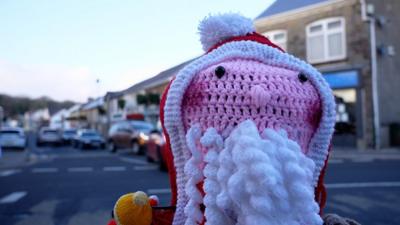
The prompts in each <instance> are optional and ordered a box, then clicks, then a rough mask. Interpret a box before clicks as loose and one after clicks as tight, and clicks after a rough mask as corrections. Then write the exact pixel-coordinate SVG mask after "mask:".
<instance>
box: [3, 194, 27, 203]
mask: <svg viewBox="0 0 400 225" xmlns="http://www.w3.org/2000/svg"><path fill="white" fill-rule="evenodd" d="M26 194H27V192H26V191H19V192H13V193H11V194H9V195H6V196H4V197H3V198H1V199H0V204H8V203H14V202H16V201H18V200H20V199H21V198H23V197H24V196H25V195H26Z"/></svg>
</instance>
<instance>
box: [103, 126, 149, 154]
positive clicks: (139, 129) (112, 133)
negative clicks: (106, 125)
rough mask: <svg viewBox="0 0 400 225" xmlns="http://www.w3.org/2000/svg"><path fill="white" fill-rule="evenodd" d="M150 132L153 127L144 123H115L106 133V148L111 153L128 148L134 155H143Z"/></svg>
mask: <svg viewBox="0 0 400 225" xmlns="http://www.w3.org/2000/svg"><path fill="white" fill-rule="evenodd" d="M152 130H154V126H153V125H152V124H151V123H148V122H145V121H134V120H132V121H121V122H117V123H115V124H114V125H112V126H111V128H110V130H109V132H108V143H107V144H108V148H109V150H110V151H112V152H116V151H117V149H119V148H130V149H131V150H132V152H133V153H135V154H143V152H144V149H145V146H146V143H147V141H148V140H149V134H150V132H151V131H152Z"/></svg>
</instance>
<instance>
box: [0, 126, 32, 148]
mask: <svg viewBox="0 0 400 225" xmlns="http://www.w3.org/2000/svg"><path fill="white" fill-rule="evenodd" d="M26 144H27V140H26V136H25V132H24V130H23V129H22V128H11V127H8V128H1V130H0V147H1V148H15V149H22V150H23V149H25V147H26Z"/></svg>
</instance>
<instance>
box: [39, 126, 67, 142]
mask: <svg viewBox="0 0 400 225" xmlns="http://www.w3.org/2000/svg"><path fill="white" fill-rule="evenodd" d="M61 143H62V137H61V134H60V132H59V131H58V130H56V129H51V128H48V127H44V128H42V129H40V131H39V133H38V136H37V139H36V145H37V146H42V145H45V144H53V145H60V144H61Z"/></svg>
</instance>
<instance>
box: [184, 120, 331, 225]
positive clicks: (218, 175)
mask: <svg viewBox="0 0 400 225" xmlns="http://www.w3.org/2000/svg"><path fill="white" fill-rule="evenodd" d="M186 141H187V144H188V148H189V150H190V152H191V154H192V157H191V158H190V160H189V161H188V162H187V163H186V165H185V169H184V171H185V175H186V176H187V177H188V178H189V179H188V182H187V184H186V187H185V191H186V194H187V196H189V202H188V203H187V205H186V207H185V214H186V217H187V219H186V221H185V225H195V224H200V223H201V222H202V221H203V219H204V218H203V213H202V212H201V210H200V204H201V203H203V204H204V205H205V213H204V217H205V219H206V225H231V224H232V225H233V224H238V225H275V224H276V225H289V224H290V225H322V224H323V221H322V219H321V217H320V216H319V206H318V204H317V203H316V202H315V200H314V187H313V185H312V180H313V171H314V167H315V164H314V162H313V161H312V160H311V159H309V158H307V157H306V156H305V155H304V153H302V151H301V149H300V146H299V145H298V144H297V143H296V142H294V141H292V140H290V139H289V138H288V137H287V134H286V132H285V131H283V130H280V131H278V132H277V131H275V130H272V129H268V128H267V129H265V130H264V131H263V132H262V133H261V135H260V133H259V132H258V129H257V127H256V125H255V124H254V123H253V122H252V121H251V120H246V121H244V122H242V123H240V124H239V125H238V126H237V127H236V128H235V129H234V130H233V131H232V132H231V133H230V134H229V136H228V137H227V138H226V139H225V140H224V139H223V138H222V136H221V135H220V134H218V132H217V131H216V130H215V129H214V128H208V129H207V130H206V131H205V133H204V134H203V135H201V131H200V126H199V125H194V126H192V127H191V128H190V129H189V131H188V133H187V135H186ZM199 142H200V143H201V145H202V146H203V147H205V148H206V149H207V153H206V155H205V156H204V158H203V157H202V154H201V152H200V151H199V149H198V148H197V146H198V143H199ZM202 162H205V165H206V166H205V167H204V170H201V167H200V164H201V163H202ZM203 179H204V186H203V188H204V192H205V193H206V194H205V196H204V199H203V198H202V195H201V193H200V191H199V190H198V188H197V187H196V184H197V183H199V182H201V181H202V180H203Z"/></svg>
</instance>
